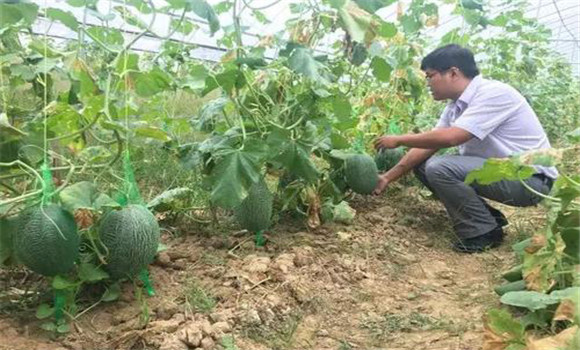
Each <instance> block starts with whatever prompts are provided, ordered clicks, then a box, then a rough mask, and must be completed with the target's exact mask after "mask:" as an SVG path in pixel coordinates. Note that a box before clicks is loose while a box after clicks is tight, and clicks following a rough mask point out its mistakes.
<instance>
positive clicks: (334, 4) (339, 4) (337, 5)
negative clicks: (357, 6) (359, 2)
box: [329, 0, 348, 10]
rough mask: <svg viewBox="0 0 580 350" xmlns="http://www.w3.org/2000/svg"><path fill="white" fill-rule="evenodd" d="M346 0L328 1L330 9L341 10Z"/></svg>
mask: <svg viewBox="0 0 580 350" xmlns="http://www.w3.org/2000/svg"><path fill="white" fill-rule="evenodd" d="M347 1H348V0H329V3H330V7H332V8H335V9H337V10H338V9H341V8H342V7H343V6H344V5H345V4H346V2H347Z"/></svg>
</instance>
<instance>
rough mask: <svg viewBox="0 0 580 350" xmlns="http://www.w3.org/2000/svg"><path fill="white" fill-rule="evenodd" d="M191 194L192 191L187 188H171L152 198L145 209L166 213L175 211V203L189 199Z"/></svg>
mask: <svg viewBox="0 0 580 350" xmlns="http://www.w3.org/2000/svg"><path fill="white" fill-rule="evenodd" d="M192 194H193V190H192V189H191V188H187V187H178V188H173V189H170V190H167V191H164V192H163V193H161V194H159V195H158V196H156V197H155V198H153V199H152V200H151V201H150V202H149V203H147V207H148V208H151V209H153V210H155V211H168V210H172V209H175V206H176V203H177V202H178V201H180V200H184V199H187V198H189V197H190V196H191V195H192Z"/></svg>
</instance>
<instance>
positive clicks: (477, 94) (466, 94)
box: [374, 45, 558, 253]
mask: <svg viewBox="0 0 580 350" xmlns="http://www.w3.org/2000/svg"><path fill="white" fill-rule="evenodd" d="M421 69H422V70H423V71H424V72H425V76H426V79H427V85H428V87H429V89H430V91H431V95H432V96H433V98H434V99H435V100H437V101H442V100H449V102H448V104H447V106H446V107H445V110H444V111H443V113H442V115H441V117H440V119H439V122H438V123H437V125H436V126H435V128H434V129H433V130H432V131H428V132H424V133H420V134H406V135H396V136H389V135H385V136H382V137H379V138H378V139H377V140H376V141H375V148H377V149H381V148H396V147H399V146H407V147H410V150H409V151H408V152H407V153H406V154H405V156H404V157H403V158H402V159H401V161H400V162H399V163H398V164H397V165H396V166H395V167H393V168H392V169H390V170H389V171H388V172H386V173H384V174H382V175H381V176H380V180H379V183H378V185H377V187H376V189H375V192H374V193H375V194H380V193H381V192H383V191H384V190H385V189H386V188H387V186H388V185H389V184H390V183H392V182H393V181H396V180H397V179H398V178H400V177H401V176H403V175H405V174H406V173H408V172H410V171H411V170H414V172H415V174H416V176H417V177H418V178H419V180H420V181H421V182H423V184H425V185H426V186H427V187H428V188H429V189H430V190H431V191H432V192H433V193H434V194H435V195H436V196H437V197H438V198H439V199H440V200H441V202H443V205H444V206H445V209H446V210H447V213H448V214H449V216H450V217H451V220H452V223H453V228H454V230H455V232H456V234H457V236H458V238H459V241H458V242H457V243H455V244H454V249H455V250H457V251H460V252H466V253H473V252H480V251H483V250H485V249H488V248H493V247H497V246H499V245H500V244H501V242H502V240H503V236H504V233H503V230H502V226H505V225H506V224H507V220H506V218H505V216H504V215H503V214H502V213H501V212H500V211H498V210H497V209H495V208H493V207H491V206H490V205H489V204H487V202H486V201H485V200H484V199H483V198H482V197H485V198H489V199H492V200H494V201H498V202H501V203H504V204H508V205H512V206H520V207H525V206H531V205H535V204H537V203H538V202H539V201H540V199H541V198H539V197H538V196H537V195H534V194H533V193H532V192H531V191H528V190H527V189H526V188H525V187H524V186H523V185H522V184H521V183H520V182H519V181H507V180H503V181H500V182H496V183H492V184H490V185H479V184H476V183H475V184H471V185H467V184H465V183H464V180H465V178H466V176H467V174H468V173H469V172H470V171H472V170H474V169H477V168H480V167H482V166H483V163H484V162H485V160H486V159H487V158H505V157H508V156H510V155H512V154H514V153H518V152H523V151H528V150H535V149H544V148H550V142H549V141H548V138H547V136H546V133H545V131H544V129H543V127H542V125H541V124H540V122H539V120H538V118H537V116H536V114H535V113H534V111H533V110H532V108H531V107H530V105H529V104H528V103H527V101H526V99H525V98H524V97H523V96H522V95H521V94H520V93H519V92H518V91H516V90H515V89H514V88H513V87H511V86H509V85H507V84H504V83H501V82H498V81H493V80H488V79H484V78H482V77H481V75H480V74H479V70H478V68H477V65H476V64H475V60H474V57H473V54H472V53H471V52H470V51H469V50H468V49H465V48H462V47H460V46H458V45H447V46H444V47H441V48H438V49H436V50H435V51H433V52H431V53H430V54H428V55H427V56H426V57H425V58H424V59H423V61H422V62H421ZM455 146H457V147H458V149H459V155H444V156H434V155H433V154H434V153H435V152H437V151H438V150H439V149H442V148H447V147H455ZM536 170H537V172H536V174H534V176H532V177H531V178H529V179H527V180H525V182H526V184H527V185H528V186H530V187H531V188H533V189H534V190H536V191H538V192H540V193H543V194H547V193H548V192H549V191H550V189H551V187H552V183H553V181H554V179H555V178H556V177H557V176H558V174H557V172H556V170H555V169H554V168H543V167H537V168H536Z"/></svg>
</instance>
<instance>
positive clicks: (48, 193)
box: [40, 159, 55, 205]
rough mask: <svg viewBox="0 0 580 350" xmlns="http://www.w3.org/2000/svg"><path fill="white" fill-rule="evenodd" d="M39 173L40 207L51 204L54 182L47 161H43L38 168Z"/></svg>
mask: <svg viewBox="0 0 580 350" xmlns="http://www.w3.org/2000/svg"><path fill="white" fill-rule="evenodd" d="M40 172H41V176H42V199H41V203H42V205H45V204H49V203H51V202H52V197H53V196H54V192H55V188H54V182H53V180H52V172H51V171H50V167H49V166H48V159H45V160H44V163H43V164H42V166H41V167H40Z"/></svg>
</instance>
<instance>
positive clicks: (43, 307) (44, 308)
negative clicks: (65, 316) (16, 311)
mask: <svg viewBox="0 0 580 350" xmlns="http://www.w3.org/2000/svg"><path fill="white" fill-rule="evenodd" d="M53 314H54V308H53V307H50V305H48V304H40V305H39V306H38V308H36V318H38V319H39V320H43V319H45V318H49V317H50V316H52V315H53Z"/></svg>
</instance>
